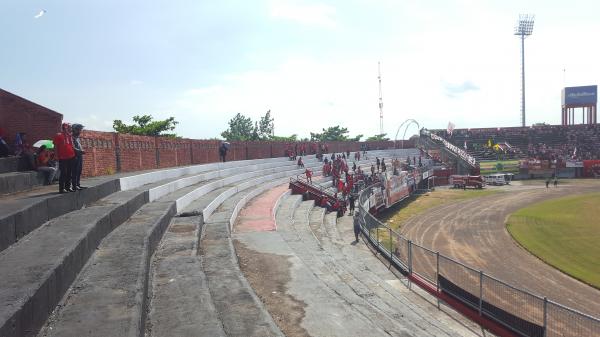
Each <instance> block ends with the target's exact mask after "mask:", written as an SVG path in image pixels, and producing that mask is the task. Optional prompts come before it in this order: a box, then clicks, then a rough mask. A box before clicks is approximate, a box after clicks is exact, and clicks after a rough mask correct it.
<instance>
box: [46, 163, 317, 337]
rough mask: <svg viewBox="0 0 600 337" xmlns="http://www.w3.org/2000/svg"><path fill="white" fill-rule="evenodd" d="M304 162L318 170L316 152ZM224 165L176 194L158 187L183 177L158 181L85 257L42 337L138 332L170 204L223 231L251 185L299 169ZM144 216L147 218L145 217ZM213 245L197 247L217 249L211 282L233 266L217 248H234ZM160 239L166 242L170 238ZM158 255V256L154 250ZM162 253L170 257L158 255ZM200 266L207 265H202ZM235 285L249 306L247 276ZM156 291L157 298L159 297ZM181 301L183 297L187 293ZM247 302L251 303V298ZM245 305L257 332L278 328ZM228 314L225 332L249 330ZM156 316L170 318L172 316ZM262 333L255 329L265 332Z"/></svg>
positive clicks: (279, 179) (254, 187)
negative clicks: (151, 197)
mask: <svg viewBox="0 0 600 337" xmlns="http://www.w3.org/2000/svg"><path fill="white" fill-rule="evenodd" d="M305 165H306V166H307V167H309V168H312V169H313V170H314V171H318V170H319V169H320V166H321V163H320V162H317V161H316V159H315V158H314V157H309V158H306V159H305ZM223 171H226V170H222V171H221V172H220V173H219V174H218V176H219V177H216V178H212V179H209V180H204V181H202V182H199V183H196V184H193V185H190V186H189V187H185V188H180V189H177V190H175V191H174V192H171V189H170V188H166V187H164V186H171V187H172V186H173V185H176V184H179V183H181V180H178V181H174V182H171V183H169V184H164V185H163V187H160V188H161V190H162V191H163V193H164V194H165V195H164V196H162V197H159V198H157V199H156V201H154V202H153V203H150V204H148V205H145V206H143V207H142V208H141V209H140V210H139V211H138V212H137V213H136V214H135V215H134V216H133V217H132V218H131V219H130V220H129V221H128V222H127V223H126V224H124V225H123V226H121V227H119V228H117V229H116V230H114V231H113V232H112V233H111V234H110V235H109V236H108V237H107V238H106V239H105V240H104V241H103V242H102V244H101V245H100V247H99V249H98V251H97V252H96V253H95V254H94V256H93V257H92V258H91V260H90V262H89V264H88V267H86V268H85V269H84V270H83V271H82V273H81V275H80V276H79V279H78V280H77V281H76V282H75V284H74V285H73V287H72V290H71V292H70V293H69V294H68V295H67V296H66V300H65V302H64V303H63V304H62V305H61V307H60V308H59V309H58V310H57V312H56V313H55V315H54V317H53V319H52V320H51V321H50V322H49V323H48V326H47V327H46V328H45V329H44V335H47V336H78V335H80V334H82V333H84V332H86V331H97V332H98V333H99V335H120V334H122V333H123V332H125V331H135V332H136V333H139V334H140V335H143V334H144V327H145V325H144V324H143V322H144V321H145V309H144V308H145V307H146V305H147V303H146V298H147V297H148V294H149V290H148V284H149V282H151V280H150V279H149V274H150V270H149V266H150V260H149V258H150V257H151V256H152V255H153V253H154V251H155V249H156V245H157V243H158V241H159V240H160V238H161V237H162V235H163V233H164V231H165V229H166V227H167V225H168V223H169V219H170V217H172V215H173V212H174V211H173V208H174V209H175V212H181V211H182V210H185V211H190V210H194V211H198V213H196V214H198V217H200V218H201V219H203V222H206V225H205V229H204V231H205V232H206V235H207V237H209V233H211V231H212V230H213V229H214V230H215V231H225V232H224V233H228V231H229V226H230V222H231V221H232V220H231V219H232V216H233V214H234V213H235V212H236V208H237V205H238V204H239V203H240V201H241V200H243V199H244V198H245V197H248V196H250V195H252V194H253V193H257V192H256V191H262V190H263V189H264V188H268V187H270V186H273V184H281V183H283V182H286V181H287V179H288V178H289V177H290V176H293V175H296V174H301V173H303V172H304V169H298V168H297V167H296V165H295V162H290V161H283V162H282V161H279V162H278V163H276V164H274V163H264V164H259V165H256V166H255V165H248V166H245V167H244V169H243V170H242V171H245V172H242V173H238V171H235V170H234V171H231V170H230V172H229V175H227V176H225V173H223ZM213 176H215V175H213ZM204 178H207V176H206V174H204ZM184 179H186V181H188V182H189V181H197V180H199V179H200V178H198V177H196V178H194V179H191V178H189V177H188V178H184ZM134 185H135V184H134ZM257 186H258V187H257ZM156 189H158V188H156ZM150 191H152V190H150ZM149 219H153V220H152V221H149ZM196 231H197V229H190V230H189V231H187V232H188V234H190V235H192V236H193V235H194V233H195V232H196ZM215 236H216V237H219V238H222V239H225V238H227V237H228V236H223V233H221V234H215ZM168 237H169V236H167V238H168ZM139 242H142V244H141V245H140V244H139ZM214 244H215V246H214V248H213V249H208V248H205V247H203V251H206V252H213V253H214V254H216V255H214V259H215V264H214V265H213V268H214V270H213V272H212V273H209V274H207V279H208V280H209V283H211V281H212V283H213V284H218V283H219V282H221V284H224V282H226V281H227V280H228V279H227V278H225V276H227V275H224V273H225V274H227V273H228V270H230V269H232V268H234V266H233V265H231V268H228V267H227V266H225V267H223V263H226V262H227V261H223V254H229V256H232V254H233V251H232V250H231V249H230V248H231V246H230V245H223V244H224V242H220V241H219V242H215V243H214ZM166 245H167V247H168V242H167V243H166ZM207 246H208V244H207ZM159 256H161V254H160V252H159ZM166 257H169V256H168V255H167V256H164V257H163V258H166ZM172 258H175V257H172ZM204 267H205V268H208V267H207V265H206V264H205V265H204ZM177 270H179V269H175V270H173V272H175V271H177ZM205 270H207V269H205ZM185 271H187V272H190V273H192V274H194V275H197V270H194V269H188V268H183V269H182V270H181V271H180V272H185ZM159 274H160V275H161V277H162V278H165V277H167V276H168V275H165V273H163V272H161V273H159ZM103 275H104V276H103ZM106 275H109V276H110V277H107V276H106ZM240 275H241V274H240ZM185 276H189V275H184V276H181V275H175V276H173V277H169V280H170V279H174V280H175V279H180V278H182V277H183V278H184V279H186V278H185ZM211 277H218V280H219V282H217V281H216V279H211ZM187 279H188V280H189V281H192V279H191V278H190V277H187ZM236 284H237V286H238V288H239V289H240V290H239V291H240V292H241V293H242V295H240V298H241V299H240V300H241V301H242V303H241V305H246V307H248V302H247V300H248V299H249V298H251V297H248V296H247V295H248V294H250V293H251V291H250V290H249V289H248V288H247V287H244V284H245V281H244V280H243V278H241V279H240V278H238V279H235V278H234V279H232V280H231V283H230V285H231V286H232V287H233V285H236ZM114 289H118V291H117V292H115V291H114ZM236 289H237V288H236ZM151 293H154V292H151ZM224 293H226V289H221V290H220V291H218V292H216V293H215V294H211V298H213V300H214V298H215V296H217V295H218V296H229V295H226V294H224ZM243 294H246V295H243ZM155 296H157V294H155ZM199 296H200V295H199ZM158 297H159V298H160V296H158ZM169 298H170V297H169ZM191 298H193V297H191ZM179 300H180V301H186V297H183V298H180V299H179ZM158 303H160V302H157V303H156V306H155V304H152V308H156V307H159V306H158ZM214 303H215V309H216V310H217V311H218V312H219V309H221V311H222V310H223V306H226V307H229V304H230V303H231V302H230V301H229V300H227V301H223V302H219V301H217V300H215V301H214ZM219 303H221V307H219V305H218V304H219ZM253 303H254V304H256V302H253ZM250 308H252V306H250ZM114 310H120V311H121V312H123V313H126V314H124V316H123V317H122V318H121V319H117V320H115V319H114V317H112V316H111V312H113V311H114ZM248 310H250V311H248ZM248 310H246V311H245V314H244V315H242V316H243V317H245V320H246V321H247V322H248V323H249V324H252V325H256V324H257V322H263V325H264V326H270V328H268V329H267V330H264V329H262V328H260V329H257V330H256V331H262V332H265V331H271V332H273V331H276V330H277V329H276V328H274V327H275V326H274V325H270V323H269V317H268V315H265V314H264V310H260V309H256V310H254V311H252V310H251V309H248ZM167 311H168V310H158V311H156V312H159V313H161V314H163V315H166V314H167ZM153 312H154V311H153ZM249 312H254V314H253V315H250V314H249ZM209 313H210V310H208V311H207V312H205V314H206V315H207V317H209V316H210V315H209ZM232 315H233V314H232ZM234 316H235V315H233V316H230V317H232V321H231V324H233V325H230V324H226V323H225V320H226V319H225V318H224V316H223V315H219V317H221V320H222V322H223V326H224V329H225V331H227V332H229V331H232V329H233V330H235V329H242V330H243V331H248V330H247V328H241V327H243V326H244V324H242V323H240V321H239V319H240V318H239V317H238V316H235V317H237V318H235V319H234V318H233V317H234ZM185 317H187V316H185ZM162 321H163V322H164V321H169V322H173V320H171V319H168V320H162ZM234 322H235V324H234ZM259 325H260V324H259ZM207 326H209V327H211V328H210V329H209V331H210V333H211V334H212V333H215V331H217V330H218V329H217V330H214V328H215V326H216V325H214V324H209V323H207ZM261 326H262V325H261ZM182 327H183V326H182ZM160 329H161V328H160V327H159V326H157V327H156V331H160ZM262 332H261V333H259V334H258V335H264V334H263V333H262ZM234 334H235V333H234ZM209 335H210V334H209Z"/></svg>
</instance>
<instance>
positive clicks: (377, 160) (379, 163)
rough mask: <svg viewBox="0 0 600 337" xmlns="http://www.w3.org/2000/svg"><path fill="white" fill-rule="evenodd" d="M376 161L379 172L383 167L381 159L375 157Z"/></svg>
mask: <svg viewBox="0 0 600 337" xmlns="http://www.w3.org/2000/svg"><path fill="white" fill-rule="evenodd" d="M375 159H376V163H377V172H379V168H380V167H381V161H380V160H379V157H375Z"/></svg>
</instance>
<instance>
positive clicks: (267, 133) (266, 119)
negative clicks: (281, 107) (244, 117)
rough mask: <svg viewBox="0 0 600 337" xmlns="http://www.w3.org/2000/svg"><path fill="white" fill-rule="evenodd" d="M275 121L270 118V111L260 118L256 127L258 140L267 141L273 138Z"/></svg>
mask: <svg viewBox="0 0 600 337" xmlns="http://www.w3.org/2000/svg"><path fill="white" fill-rule="evenodd" d="M274 121H275V119H274V118H273V117H271V110H269V111H267V113H266V114H265V115H264V116H263V117H261V118H260V121H259V122H258V127H257V134H258V137H259V139H260V140H268V139H270V138H271V137H273V136H275V135H274V134H273V130H274V129H275V123H274Z"/></svg>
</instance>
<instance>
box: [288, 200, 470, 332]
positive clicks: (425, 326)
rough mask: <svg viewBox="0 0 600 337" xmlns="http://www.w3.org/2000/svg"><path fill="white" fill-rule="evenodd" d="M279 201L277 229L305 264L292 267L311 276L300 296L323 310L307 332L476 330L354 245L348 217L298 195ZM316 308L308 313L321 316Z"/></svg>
mask: <svg viewBox="0 0 600 337" xmlns="http://www.w3.org/2000/svg"><path fill="white" fill-rule="evenodd" d="M279 205H280V206H279V208H278V210H277V217H276V219H277V226H278V233H279V234H280V235H281V237H282V238H283V240H284V241H285V242H286V244H287V246H288V247H289V248H290V250H291V252H292V253H293V256H295V257H297V258H298V259H299V260H301V261H302V264H301V267H300V266H298V264H297V263H295V264H294V265H295V267H294V268H296V269H306V270H300V271H299V274H302V275H309V276H310V277H309V276H305V278H306V280H303V282H306V283H308V285H309V287H310V289H311V290H310V294H309V293H306V294H305V295H302V296H300V297H299V298H298V300H301V301H304V302H305V303H307V305H308V307H309V308H311V304H312V306H313V308H312V309H311V310H313V311H315V312H318V314H319V315H320V319H319V321H318V322H315V321H313V322H310V321H309V320H308V319H306V321H304V322H303V326H304V327H305V328H307V330H308V332H309V333H311V332H313V331H314V332H316V331H319V329H321V330H322V331H330V330H331V331H333V332H332V333H331V336H362V335H382V336H384V335H386V336H387V335H392V336H470V335H475V334H474V333H473V332H472V331H469V329H467V328H465V327H464V326H461V325H460V324H457V322H455V321H454V320H453V319H452V318H451V317H449V316H447V315H446V314H444V313H442V312H440V311H438V309H437V308H436V307H435V306H434V305H432V304H431V303H428V302H425V301H423V300H422V299H418V296H416V295H415V294H414V293H411V292H410V291H409V290H408V288H407V287H405V285H404V284H402V282H401V281H400V280H398V281H396V282H393V279H395V276H394V275H393V274H391V273H390V271H389V270H387V268H386V267H387V266H386V265H384V264H383V263H381V262H380V261H379V260H378V259H377V258H376V257H374V256H373V255H372V254H371V252H370V251H369V250H368V249H366V248H364V247H361V248H358V247H356V246H354V245H351V244H350V243H351V242H352V241H354V236H353V233H352V228H351V222H350V221H346V222H345V223H346V227H345V228H342V227H340V226H339V225H338V223H337V220H338V219H337V217H336V216H335V214H334V213H329V214H326V213H325V212H324V211H323V209H322V208H320V207H315V206H314V203H313V201H302V200H301V197H300V196H298V195H285V196H284V197H283V199H282V201H281V202H280V204H279ZM359 245H362V243H359ZM291 291H292V292H294V293H295V294H298V293H300V294H303V293H302V292H299V291H294V290H291ZM317 304H319V305H321V307H319V308H317ZM315 312H313V313H306V317H310V316H314V315H317V314H316V313H315ZM327 317H330V319H328V318H327ZM316 323H318V324H316ZM311 328H312V329H314V330H313V331H311ZM344 329H346V330H344ZM363 329H365V330H368V332H367V331H363Z"/></svg>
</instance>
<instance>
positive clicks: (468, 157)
mask: <svg viewBox="0 0 600 337" xmlns="http://www.w3.org/2000/svg"><path fill="white" fill-rule="evenodd" d="M421 134H423V135H425V136H427V137H429V138H431V139H432V140H434V141H438V142H441V143H442V144H444V147H445V148H446V149H448V151H450V152H452V153H454V154H455V155H456V156H458V157H459V158H460V159H462V160H464V161H465V162H467V163H468V164H469V165H471V166H472V167H477V160H476V159H475V157H473V156H471V155H470V154H469V153H467V151H465V150H463V149H461V148H459V147H458V146H456V145H454V144H452V143H450V142H449V141H447V140H445V139H444V138H442V137H440V136H438V135H436V134H435V133H432V132H430V131H428V130H425V129H423V130H421Z"/></svg>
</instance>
